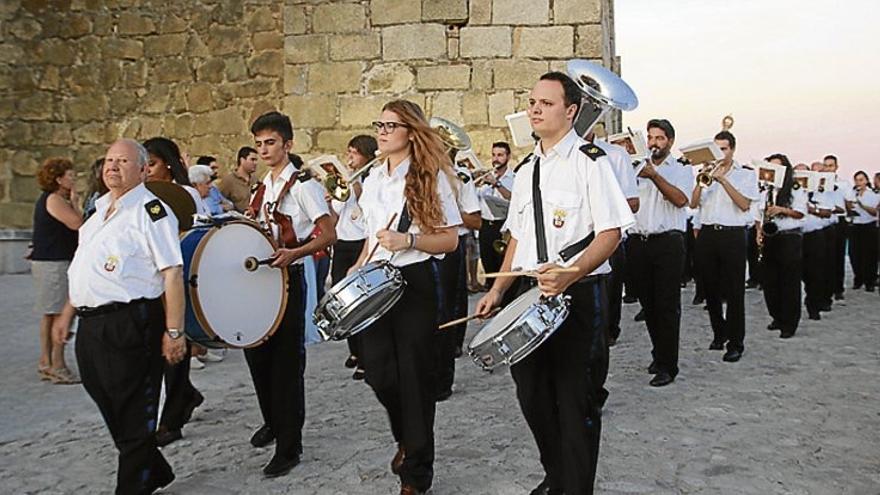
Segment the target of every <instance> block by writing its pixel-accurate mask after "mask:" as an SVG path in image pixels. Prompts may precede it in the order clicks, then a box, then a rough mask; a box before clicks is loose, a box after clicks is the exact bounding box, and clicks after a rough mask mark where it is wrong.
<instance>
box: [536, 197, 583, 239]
mask: <svg viewBox="0 0 880 495" xmlns="http://www.w3.org/2000/svg"><path fill="white" fill-rule="evenodd" d="M541 199H542V202H543V203H544V208H545V210H544V222H545V225H544V228H545V229H546V230H547V233H548V236H550V235H552V236H554V237H556V238H557V239H559V240H560V245H561V246H565V245H567V244H569V243H570V242H571V241H573V240H575V239H574V237H575V235H576V234H577V232H579V231H585V227H583V228H581V229H578V227H577V226H578V225H580V224H581V222H582V216H583V215H582V214H581V210H582V209H583V203H584V198H583V197H582V196H580V195H578V194H576V193H573V192H571V191H561V190H548V191H547V192H546V193H545V194H544V195H543V196H542V198H541Z"/></svg>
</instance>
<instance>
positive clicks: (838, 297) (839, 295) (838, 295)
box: [834, 292, 844, 301]
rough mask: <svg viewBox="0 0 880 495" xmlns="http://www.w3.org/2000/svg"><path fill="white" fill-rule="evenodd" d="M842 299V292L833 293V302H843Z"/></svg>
mask: <svg viewBox="0 0 880 495" xmlns="http://www.w3.org/2000/svg"><path fill="white" fill-rule="evenodd" d="M843 299H844V297H843V292H835V293H834V300H835V301H843Z"/></svg>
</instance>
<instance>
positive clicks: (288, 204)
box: [257, 163, 330, 264]
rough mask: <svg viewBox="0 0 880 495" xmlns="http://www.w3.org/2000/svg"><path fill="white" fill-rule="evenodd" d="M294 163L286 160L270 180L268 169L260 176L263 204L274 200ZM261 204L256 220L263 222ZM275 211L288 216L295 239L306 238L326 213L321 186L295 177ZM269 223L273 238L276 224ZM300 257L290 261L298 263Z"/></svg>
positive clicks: (327, 210) (326, 208) (291, 172)
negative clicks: (286, 162) (284, 164)
mask: <svg viewBox="0 0 880 495" xmlns="http://www.w3.org/2000/svg"><path fill="white" fill-rule="evenodd" d="M295 171H296V167H294V166H293V164H292V163H288V164H287V166H286V167H284V170H282V171H281V174H279V175H278V178H277V179H275V180H274V181H273V180H272V172H271V171H270V172H268V173H267V174H266V176H265V177H264V178H263V184H264V185H265V186H266V192H265V193H264V194H263V205H266V204H269V203H274V202H275V201H277V199H278V195H279V194H281V190H282V189H284V184H286V183H287V181H288V180H289V179H290V177H291V176H292V175H293V173H294V172H295ZM264 210H265V208H260V212H259V213H258V215H257V220H258V221H260V222H265V221H266V217H265V211H264ZM278 211H279V212H281V213H283V214H285V215H287V216H289V217H290V219H291V223H292V224H293V231H294V233H295V234H296V238H297V240H298V241H302V240H303V239H307V238H308V237H309V236H310V235H311V234H312V231H313V230H315V220H317V219H319V218H321V217H322V216H324V215H329V214H330V209H329V208H328V207H327V202H326V201H324V188H323V187H322V186H321V185H320V184H318V182H317V181H315V180H311V179H310V180H306V181H302V182H301V181H299V180H297V181H295V182H294V184H293V185H292V186H291V187H290V189H289V190H288V191H287V194H286V195H285V196H284V197H283V198H281V203H280V205H279V206H278ZM270 225H271V227H272V235H273V236H274V237H275V238H276V239H277V238H278V234H279V227H278V225H277V224H275V223H274V222H273V223H271V224H270ZM302 262H303V260H302V258H300V259H298V260H296V261H295V262H294V263H295V264H299V263H302Z"/></svg>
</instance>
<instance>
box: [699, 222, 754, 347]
mask: <svg viewBox="0 0 880 495" xmlns="http://www.w3.org/2000/svg"><path fill="white" fill-rule="evenodd" d="M746 250H747V248H746V229H745V228H744V227H737V228H732V229H725V230H716V229H714V228H712V227H711V226H706V225H704V226H703V228H702V229H701V230H700V237H699V238H698V239H697V257H698V263H699V265H700V276H701V277H702V278H703V288H704V290H705V292H706V304H707V305H708V306H709V320H710V321H711V323H712V333H713V339H714V341H715V342H727V348H728V349H729V350H730V349H733V350H739V351H742V350H743V349H744V347H743V340H744V339H745V333H746V324H745V302H744V298H745V271H746ZM722 302H726V303H727V312H726V313H724V312H722V306H721V305H722Z"/></svg>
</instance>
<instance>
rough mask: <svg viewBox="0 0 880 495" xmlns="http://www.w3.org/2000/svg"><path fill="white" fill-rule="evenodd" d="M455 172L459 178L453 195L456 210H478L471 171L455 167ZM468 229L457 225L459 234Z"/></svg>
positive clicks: (462, 211)
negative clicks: (456, 204) (456, 205)
mask: <svg viewBox="0 0 880 495" xmlns="http://www.w3.org/2000/svg"><path fill="white" fill-rule="evenodd" d="M455 173H456V174H457V175H458V178H459V179H460V180H459V181H458V191H457V193H456V195H455V201H456V203H458V211H459V212H460V213H477V212H480V211H481V207H480V198H479V197H478V196H477V188H476V186H474V177H473V176H472V175H471V171H470V170H468V168H467V167H455ZM489 173H491V172H489ZM470 231H471V229H469V228H467V227H465V226H464V225H460V226H459V227H458V235H460V236H461V235H465V234H467V233H468V232H470Z"/></svg>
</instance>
